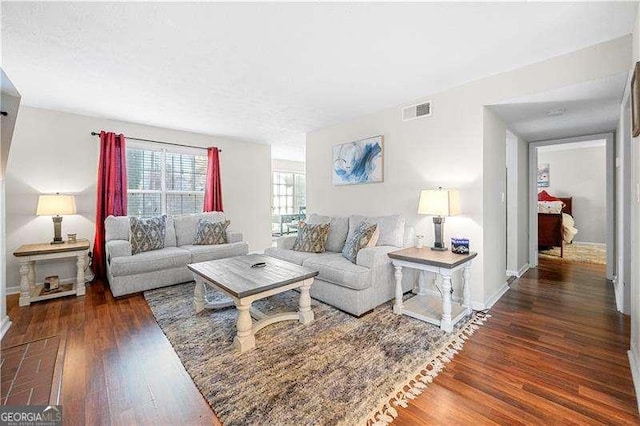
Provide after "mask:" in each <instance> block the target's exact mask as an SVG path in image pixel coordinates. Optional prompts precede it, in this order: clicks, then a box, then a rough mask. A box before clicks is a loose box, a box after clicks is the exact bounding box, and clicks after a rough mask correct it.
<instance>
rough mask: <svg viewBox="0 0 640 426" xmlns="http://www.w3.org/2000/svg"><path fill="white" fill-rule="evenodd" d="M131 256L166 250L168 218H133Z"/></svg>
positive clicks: (163, 216) (131, 218)
mask: <svg viewBox="0 0 640 426" xmlns="http://www.w3.org/2000/svg"><path fill="white" fill-rule="evenodd" d="M129 221H130V223H131V240H130V242H131V254H138V253H142V252H144V251H151V250H158V249H161V248H164V237H165V234H166V232H167V231H166V230H167V216H165V215H162V216H157V217H149V218H138V217H135V216H131V217H130V218H129Z"/></svg>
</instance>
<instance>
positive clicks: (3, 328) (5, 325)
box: [0, 315, 11, 340]
mask: <svg viewBox="0 0 640 426" xmlns="http://www.w3.org/2000/svg"><path fill="white" fill-rule="evenodd" d="M9 327H11V320H10V319H9V317H8V316H6V315H5V317H4V318H2V321H0V340H2V338H3V337H4V335H5V334H6V333H7V330H9Z"/></svg>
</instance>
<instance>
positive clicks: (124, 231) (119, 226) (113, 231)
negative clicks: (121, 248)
mask: <svg viewBox="0 0 640 426" xmlns="http://www.w3.org/2000/svg"><path fill="white" fill-rule="evenodd" d="M130 233H131V223H130V222H129V216H107V218H106V219H105V220H104V239H105V241H113V240H127V241H129V234H130Z"/></svg>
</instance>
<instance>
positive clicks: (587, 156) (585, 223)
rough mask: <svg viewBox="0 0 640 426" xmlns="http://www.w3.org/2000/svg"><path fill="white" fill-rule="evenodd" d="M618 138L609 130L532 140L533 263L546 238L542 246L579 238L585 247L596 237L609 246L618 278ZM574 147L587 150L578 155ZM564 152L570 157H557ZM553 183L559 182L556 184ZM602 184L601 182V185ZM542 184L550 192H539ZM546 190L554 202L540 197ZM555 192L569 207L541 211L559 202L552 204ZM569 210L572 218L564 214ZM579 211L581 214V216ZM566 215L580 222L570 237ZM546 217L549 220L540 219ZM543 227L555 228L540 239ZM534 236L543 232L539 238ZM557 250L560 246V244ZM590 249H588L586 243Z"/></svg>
mask: <svg viewBox="0 0 640 426" xmlns="http://www.w3.org/2000/svg"><path fill="white" fill-rule="evenodd" d="M614 144H615V142H614V138H613V134H612V133H606V134H597V135H587V136H580V137H574V138H565V139H555V140H549V141H540V142H534V143H531V144H530V145H529V205H530V209H529V214H530V216H529V232H530V235H531V236H534V237H533V238H531V239H530V247H529V262H530V265H531V266H532V267H534V266H537V265H538V258H539V255H540V253H539V250H538V248H539V244H540V243H541V242H542V243H543V244H542V245H543V246H555V247H567V245H568V244H571V243H574V241H575V242H577V243H583V244H582V246H583V247H584V246H585V244H584V243H587V245H588V244H589V243H591V244H592V245H594V247H596V245H600V247H602V249H603V250H604V251H605V254H604V260H605V262H606V277H607V279H609V280H613V279H614V272H615V265H614V259H615V245H614V238H615V234H614V232H615V231H614V229H615V228H614V223H615V222H614V220H615V204H614V203H615V193H614V192H615V188H614V186H615V179H614V176H615V157H614V150H615V146H614ZM571 149H578V150H580V151H582V152H580V155H579V156H578V154H577V153H578V152H579V151H570V150H571ZM600 154H601V155H602V160H603V163H604V164H601V167H600V171H599V172H600V174H598V173H597V172H598V170H596V166H595V165H594V164H593V162H594V161H597V160H596V159H597V158H599V157H597V155H600ZM562 158H564V159H565V161H566V162H567V164H566V165H565V166H562V164H561V163H559V162H558V161H559V160H558V159H562ZM545 159H546V160H545ZM545 161H546V162H545ZM539 165H541V169H542V170H541V176H540V178H541V182H539V181H538V178H539V176H538V166H539ZM545 166H546V169H545ZM545 172H546V174H545ZM554 179H555V180H554ZM554 183H555V186H553V185H554ZM539 185H541V186H539ZM598 185H600V186H599V187H598ZM542 190H544V191H545V194H542V195H540V192H541V191H542ZM547 196H549V198H548V201H549V203H548V204H547V203H545V204H544V205H541V204H539V198H547ZM554 198H557V199H559V202H560V203H561V204H562V205H565V206H568V211H563V210H564V209H565V208H566V207H563V210H560V211H557V212H556V211H555V210H549V211H544V212H543V213H541V214H540V215H539V213H538V210H539V208H541V209H546V208H552V207H554V208H557V207H558V204H556V205H555V206H554V205H553V200H552V199H554ZM567 213H569V214H570V216H571V218H567V217H566V216H563V214H567ZM547 214H548V215H549V216H548V217H547ZM552 215H555V217H556V218H557V219H556V220H547V219H553V217H552ZM576 216H577V217H578V218H579V220H577V221H576ZM563 217H564V218H567V222H568V223H570V220H569V219H571V220H572V221H573V222H574V224H573V225H574V226H573V228H577V233H576V234H575V235H572V236H570V237H569V236H567V237H568V238H566V240H569V241H566V240H565V234H566V233H569V234H570V233H571V232H572V230H571V229H566V228H565V227H563V225H564V224H563V223H562V221H561V220H560V219H561V218H563ZM541 218H542V219H544V220H543V221H542V222H540V225H539V221H540V220H541ZM558 220H560V222H558ZM599 221H602V222H599ZM548 222H551V223H548ZM603 222H604V223H603ZM550 227H552V228H550ZM558 232H560V233H558ZM543 233H551V234H552V235H551V236H549V237H548V238H547V239H545V240H542V241H540V240H539V238H541V237H542V234H543ZM578 235H579V237H578ZM535 236H539V238H536V237H535ZM549 238H551V239H549ZM551 241H553V243H551ZM577 247H578V245H576V246H572V247H571V249H572V250H574V249H575V248H577ZM556 251H559V250H557V249H556ZM574 251H576V250H574ZM586 251H588V250H586V249H585V252H586ZM562 255H564V253H562Z"/></svg>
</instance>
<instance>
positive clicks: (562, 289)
mask: <svg viewBox="0 0 640 426" xmlns="http://www.w3.org/2000/svg"><path fill="white" fill-rule="evenodd" d="M604 276H605V267H604V265H597V264H588V263H577V262H566V261H564V262H563V261H559V260H547V259H541V260H540V266H539V267H538V268H536V269H532V270H530V271H529V272H527V273H526V274H525V275H524V276H523V277H522V278H520V279H519V280H517V281H515V282H514V283H512V284H511V290H509V291H508V292H507V293H506V294H505V295H504V296H503V297H502V298H501V299H500V300H499V301H498V303H496V305H495V306H494V307H493V308H492V309H491V311H490V314H491V315H492V318H490V319H489V320H488V321H487V322H486V323H485V325H484V326H483V327H481V329H480V330H478V331H477V332H476V334H474V335H473V337H472V339H471V340H470V341H469V342H467V343H466V345H465V347H464V350H463V351H462V352H461V353H460V354H458V355H456V357H455V358H454V360H453V362H451V363H450V364H448V365H447V367H446V369H445V370H444V371H443V372H442V373H440V375H439V376H438V377H437V378H436V380H435V382H434V383H433V384H432V385H430V386H429V388H428V389H427V390H426V391H425V392H424V393H423V394H422V395H420V396H419V397H418V398H416V399H415V400H413V401H411V404H410V405H409V408H408V409H407V410H402V411H401V412H400V416H399V417H398V419H397V420H396V422H394V424H397V425H406V424H444V423H445V422H453V423H454V424H471V423H473V424H491V423H494V422H495V423H498V424H519V423H525V424H532V423H536V424H540V423H547V424H557V423H569V422H575V423H580V424H601V423H606V424H640V418H639V417H638V411H637V405H636V400H635V396H634V389H633V383H632V380H631V371H630V369H629V362H628V358H627V350H628V348H629V317H625V316H623V315H622V314H619V313H618V312H617V311H616V309H615V298H614V294H613V288H612V285H611V284H609V283H607V281H606V280H605V279H604Z"/></svg>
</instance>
